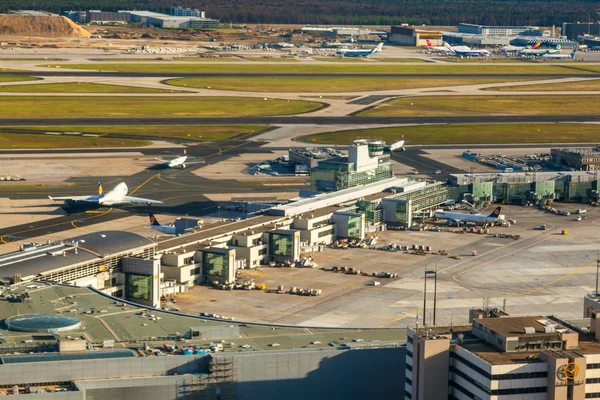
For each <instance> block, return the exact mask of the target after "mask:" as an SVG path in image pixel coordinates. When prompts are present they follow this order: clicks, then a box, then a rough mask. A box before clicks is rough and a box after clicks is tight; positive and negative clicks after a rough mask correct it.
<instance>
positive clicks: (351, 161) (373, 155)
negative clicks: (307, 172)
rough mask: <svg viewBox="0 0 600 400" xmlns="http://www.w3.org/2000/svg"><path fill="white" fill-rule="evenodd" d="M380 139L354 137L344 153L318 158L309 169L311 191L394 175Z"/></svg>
mask: <svg viewBox="0 0 600 400" xmlns="http://www.w3.org/2000/svg"><path fill="white" fill-rule="evenodd" d="M384 149H385V142H383V141H381V140H356V141H354V143H353V144H352V146H350V147H349V148H348V156H346V157H336V158H331V159H328V160H323V161H319V163H318V166H317V168H316V169H314V170H313V171H312V172H311V178H310V180H311V191H313V192H333V191H336V190H342V189H348V188H351V187H354V186H359V185H365V184H369V183H374V182H379V181H381V180H384V179H388V178H391V177H393V176H394V174H393V172H392V162H391V161H390V155H389V154H384Z"/></svg>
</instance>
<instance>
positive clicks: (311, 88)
mask: <svg viewBox="0 0 600 400" xmlns="http://www.w3.org/2000/svg"><path fill="white" fill-rule="evenodd" d="M523 79H526V78H388V79H381V78H380V77H329V78H327V79H323V78H322V77H310V76H307V77H297V76H295V77H293V78H291V77H290V78H288V77H262V76H261V77H252V78H246V77H231V78H229V77H207V78H182V79H171V80H169V81H167V83H168V84H169V85H174V86H187V87H191V88H203V89H207V88H209V87H210V89H215V90H235V91H246V92H276V93H312V92H317V93H325V92H364V91H377V90H395V89H415V88H427V87H439V86H460V85H474V84H480V83H498V82H507V81H508V82H511V81H512V82H516V81H521V80H523Z"/></svg>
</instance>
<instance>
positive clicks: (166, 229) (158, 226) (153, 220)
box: [148, 213, 191, 235]
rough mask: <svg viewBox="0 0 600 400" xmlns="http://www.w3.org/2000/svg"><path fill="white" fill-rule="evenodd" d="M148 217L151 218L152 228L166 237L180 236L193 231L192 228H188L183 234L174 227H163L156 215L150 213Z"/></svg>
mask: <svg viewBox="0 0 600 400" xmlns="http://www.w3.org/2000/svg"><path fill="white" fill-rule="evenodd" d="M148 217H149V218H150V228H152V229H154V230H156V231H159V232H161V233H164V234H165V235H180V234H182V233H185V232H188V231H190V230H191V228H188V229H184V230H183V232H178V231H177V228H176V227H175V226H174V225H161V224H160V223H159V222H158V220H157V219H156V217H155V216H154V214H152V213H149V214H148Z"/></svg>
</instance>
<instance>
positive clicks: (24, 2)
mask: <svg viewBox="0 0 600 400" xmlns="http://www.w3.org/2000/svg"><path fill="white" fill-rule="evenodd" d="M177 5H180V6H183V7H192V8H198V9H201V10H204V11H206V14H207V16H208V17H211V18H217V19H220V20H221V21H223V22H230V21H231V22H233V23H237V24H239V23H272V24H274V23H280V24H347V25H349V24H352V25H391V24H400V23H409V24H427V25H456V24H458V23H459V22H467V23H476V24H489V25H540V26H550V25H558V24H561V23H562V22H565V21H568V22H573V21H588V20H590V19H592V20H594V19H597V18H598V14H597V13H596V11H597V7H598V2H597V1H596V0H570V1H569V0H563V1H556V0H261V1H257V0H2V1H0V12H6V11H7V10H11V9H35V10H46V11H51V12H56V13H60V12H61V11H64V10H88V9H100V10H105V11H117V10H127V9H130V10H131V9H137V10H153V11H159V12H168V9H169V7H171V6H177Z"/></svg>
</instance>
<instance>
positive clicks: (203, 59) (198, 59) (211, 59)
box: [174, 57, 244, 62]
mask: <svg viewBox="0 0 600 400" xmlns="http://www.w3.org/2000/svg"><path fill="white" fill-rule="evenodd" d="M174 60H176V61H190V62H192V61H193V62H232V61H244V60H243V59H241V58H237V57H177V58H175V59H174Z"/></svg>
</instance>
